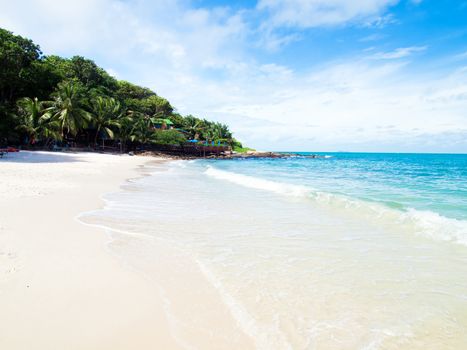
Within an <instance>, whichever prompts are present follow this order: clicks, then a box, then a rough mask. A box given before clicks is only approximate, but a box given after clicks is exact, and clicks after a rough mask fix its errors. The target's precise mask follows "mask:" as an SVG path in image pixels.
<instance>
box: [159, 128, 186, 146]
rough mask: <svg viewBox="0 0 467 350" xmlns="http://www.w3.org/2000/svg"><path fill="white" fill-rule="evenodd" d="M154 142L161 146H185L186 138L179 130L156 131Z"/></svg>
mask: <svg viewBox="0 0 467 350" xmlns="http://www.w3.org/2000/svg"><path fill="white" fill-rule="evenodd" d="M152 142H154V143H157V144H161V145H183V144H184V143H185V142H186V137H185V136H184V135H183V134H182V133H181V132H179V131H177V130H173V129H172V130H156V131H155V132H154V135H153V137H152Z"/></svg>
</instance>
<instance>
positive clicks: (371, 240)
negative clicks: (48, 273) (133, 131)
mask: <svg viewBox="0 0 467 350" xmlns="http://www.w3.org/2000/svg"><path fill="white" fill-rule="evenodd" d="M332 156H333V157H332V158H326V159H300V158H297V159H288V160H247V161H194V162H188V161H181V162H171V163H168V164H162V165H155V166H154V168H153V169H151V174H150V176H146V177H143V178H140V179H137V180H133V181H132V182H130V183H128V184H127V185H125V186H124V189H123V191H121V192H118V193H114V194H110V195H107V196H106V203H107V204H106V207H105V209H103V210H100V211H95V212H92V213H88V214H86V215H85V216H83V217H82V218H81V219H82V220H83V221H85V222H88V223H92V224H99V225H103V226H106V227H110V228H112V229H114V230H118V231H120V232H127V233H136V234H142V235H147V236H148V237H152V238H154V241H153V242H152V243H148V241H147V240H144V239H142V240H141V242H140V244H141V249H137V250H133V251H131V252H129V254H133V255H134V256H133V258H135V259H148V258H150V257H151V254H152V250H151V244H155V245H156V244H157V242H158V241H163V242H164V244H167V243H169V244H170V245H171V246H173V247H176V248H177V249H178V250H179V251H181V252H184V253H186V254H188V255H190V256H191V257H193V258H194V259H195V261H196V262H197V263H198V264H199V267H200V268H201V270H202V271H203V273H204V274H205V275H206V276H207V278H208V279H209V281H210V282H211V283H212V284H213V285H214V286H215V287H216V288H217V290H218V291H219V293H220V294H221V296H222V298H223V300H224V302H225V303H226V304H227V305H228V307H229V310H230V312H231V313H232V315H233V316H234V317H235V319H236V320H237V322H238V324H239V325H240V326H241V327H242V329H243V330H244V331H245V332H246V333H247V334H249V335H251V336H252V337H253V338H254V339H255V343H256V346H257V348H258V349H465V348H467V278H466V276H467V245H466V242H467V239H466V238H467V229H466V228H467V222H466V211H467V170H466V168H467V156H448V155H446V156H439V155H371V154H370V155H362V154H361V155H358V154H333V155H332ZM134 237H136V238H135V239H136V240H137V237H138V236H134ZM143 247H144V249H143ZM154 251H155V250H154ZM148 261H151V260H148Z"/></svg>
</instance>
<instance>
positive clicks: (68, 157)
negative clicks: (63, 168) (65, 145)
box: [0, 151, 85, 164]
mask: <svg viewBox="0 0 467 350" xmlns="http://www.w3.org/2000/svg"><path fill="white" fill-rule="evenodd" d="M4 162H7V163H71V162H85V160H82V159H79V157H78V155H77V154H73V153H56V152H45V151H20V152H11V153H6V154H4V155H3V158H0V164H1V163H4Z"/></svg>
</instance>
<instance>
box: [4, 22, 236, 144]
mask: <svg viewBox="0 0 467 350" xmlns="http://www.w3.org/2000/svg"><path fill="white" fill-rule="evenodd" d="M0 62H1V65H0V144H2V143H10V144H37V143H38V144H43V145H45V144H47V143H50V142H57V141H69V140H74V141H76V140H81V142H82V143H87V144H88V145H91V144H94V145H95V144H97V143H98V141H99V139H101V140H105V139H115V140H118V141H119V142H120V143H122V144H123V145H125V144H126V143H128V142H133V143H134V142H139V143H141V144H146V143H159V144H169V145H173V144H183V143H184V142H186V140H188V139H196V140H202V141H208V142H213V141H214V142H223V143H227V144H229V145H232V146H234V145H238V144H239V143H238V141H236V140H235V139H234V138H233V135H232V132H231V131H230V130H229V127H228V126H227V125H225V124H221V123H216V122H212V121H208V120H206V119H202V118H198V117H195V116H192V115H188V116H182V115H180V114H179V113H177V112H176V110H175V108H174V107H173V106H172V105H171V103H170V102H169V101H168V100H167V99H165V98H163V97H161V96H159V95H158V94H157V93H155V92H154V91H152V90H151V89H149V88H146V87H141V86H138V85H135V84H132V83H130V82H127V81H124V80H117V79H116V78H114V77H112V76H111V75H110V74H108V73H107V72H106V71H105V70H104V69H102V68H100V67H99V66H98V65H97V64H96V63H95V62H94V61H92V60H90V59H87V58H84V57H82V56H73V57H71V58H62V57H59V56H55V55H51V56H45V55H44V54H43V53H42V51H41V50H40V47H39V46H38V45H36V44H35V43H34V42H33V41H31V40H30V39H27V38H23V37H21V36H19V35H15V34H13V33H12V32H10V31H8V30H5V29H1V28H0ZM161 120H162V122H161ZM168 121H169V122H168Z"/></svg>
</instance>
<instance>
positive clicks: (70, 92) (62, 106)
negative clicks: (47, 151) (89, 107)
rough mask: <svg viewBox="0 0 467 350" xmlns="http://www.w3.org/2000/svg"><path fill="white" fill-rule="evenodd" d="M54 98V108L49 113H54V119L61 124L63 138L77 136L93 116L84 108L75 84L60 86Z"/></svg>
mask: <svg viewBox="0 0 467 350" xmlns="http://www.w3.org/2000/svg"><path fill="white" fill-rule="evenodd" d="M52 97H53V101H52V106H51V107H50V109H49V111H50V112H51V113H52V118H53V119H55V120H57V121H58V122H59V124H60V132H61V135H62V137H65V136H67V135H69V134H71V135H72V136H75V135H76V134H77V133H78V132H79V131H80V130H81V129H83V128H85V127H86V126H87V123H88V122H89V121H90V120H91V116H90V114H89V113H88V112H87V111H86V110H85V109H84V108H83V107H84V99H83V97H82V95H81V94H80V92H79V90H78V87H77V85H76V84H75V83H73V82H63V83H60V84H58V89H57V91H56V92H54V93H53V95H52Z"/></svg>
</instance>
